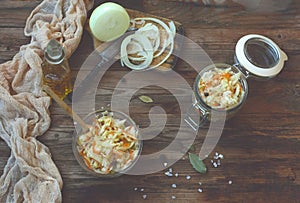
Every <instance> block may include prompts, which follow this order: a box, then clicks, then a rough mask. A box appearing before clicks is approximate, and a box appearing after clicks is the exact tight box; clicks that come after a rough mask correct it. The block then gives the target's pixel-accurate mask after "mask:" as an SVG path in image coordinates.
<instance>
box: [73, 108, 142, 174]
mask: <svg viewBox="0 0 300 203" xmlns="http://www.w3.org/2000/svg"><path fill="white" fill-rule="evenodd" d="M125 122H126V120H119V119H114V118H113V117H112V116H111V115H108V114H103V115H102V116H101V117H98V118H95V120H94V122H93V125H92V126H91V127H90V129H89V131H88V132H87V133H85V134H82V135H80V136H79V138H78V141H77V144H78V145H77V149H78V152H79V154H80V155H81V156H82V157H83V160H84V162H85V164H86V166H87V167H88V168H89V169H91V170H93V171H95V172H97V173H101V174H110V173H113V172H119V171H122V170H124V169H126V168H127V167H128V166H129V165H130V164H131V163H132V161H133V160H135V159H136V157H137V156H138V151H139V145H138V139H137V130H136V129H135V128H134V127H133V126H126V127H125V125H124V123H125Z"/></svg>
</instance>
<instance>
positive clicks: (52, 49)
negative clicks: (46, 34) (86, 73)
mask: <svg viewBox="0 0 300 203" xmlns="http://www.w3.org/2000/svg"><path fill="white" fill-rule="evenodd" d="M42 70H43V84H44V85H48V86H49V87H50V88H51V89H52V90H53V91H54V92H55V93H56V94H57V95H58V96H59V97H60V98H61V99H64V98H65V97H66V96H67V95H68V94H69V93H70V92H72V90H73V85H72V82H71V71H70V67H69V63H68V61H67V60H66V59H65V52H64V49H63V47H62V45H61V44H60V43H59V42H57V41H56V40H50V42H49V43H48V45H47V47H46V49H45V52H44V61H43V64H42Z"/></svg>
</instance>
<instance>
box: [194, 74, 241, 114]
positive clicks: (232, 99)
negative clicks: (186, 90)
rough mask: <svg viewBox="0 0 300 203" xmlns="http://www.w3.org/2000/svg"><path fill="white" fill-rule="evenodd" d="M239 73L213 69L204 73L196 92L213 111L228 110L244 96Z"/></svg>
mask: <svg viewBox="0 0 300 203" xmlns="http://www.w3.org/2000/svg"><path fill="white" fill-rule="evenodd" d="M240 77H241V73H240V72H234V71H233V70H232V69H231V68H214V69H211V70H209V71H207V72H205V73H204V74H203V75H202V76H201V78H200V81H199V85H198V92H199V94H200V96H201V98H202V100H203V101H204V102H205V103H206V104H207V105H208V106H210V107H212V108H214V109H230V108H233V107H235V106H236V105H238V104H239V103H240V101H241V99H242V98H243V96H244V90H243V87H242V84H241V82H240Z"/></svg>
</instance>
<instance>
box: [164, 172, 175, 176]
mask: <svg viewBox="0 0 300 203" xmlns="http://www.w3.org/2000/svg"><path fill="white" fill-rule="evenodd" d="M165 175H166V176H169V177H172V176H173V174H172V173H170V172H169V171H167V172H165Z"/></svg>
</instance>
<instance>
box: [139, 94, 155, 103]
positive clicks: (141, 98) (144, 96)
mask: <svg viewBox="0 0 300 203" xmlns="http://www.w3.org/2000/svg"><path fill="white" fill-rule="evenodd" d="M139 99H140V100H141V101H142V102H144V103H152V102H153V99H152V98H151V97H149V96H146V95H141V96H139Z"/></svg>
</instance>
